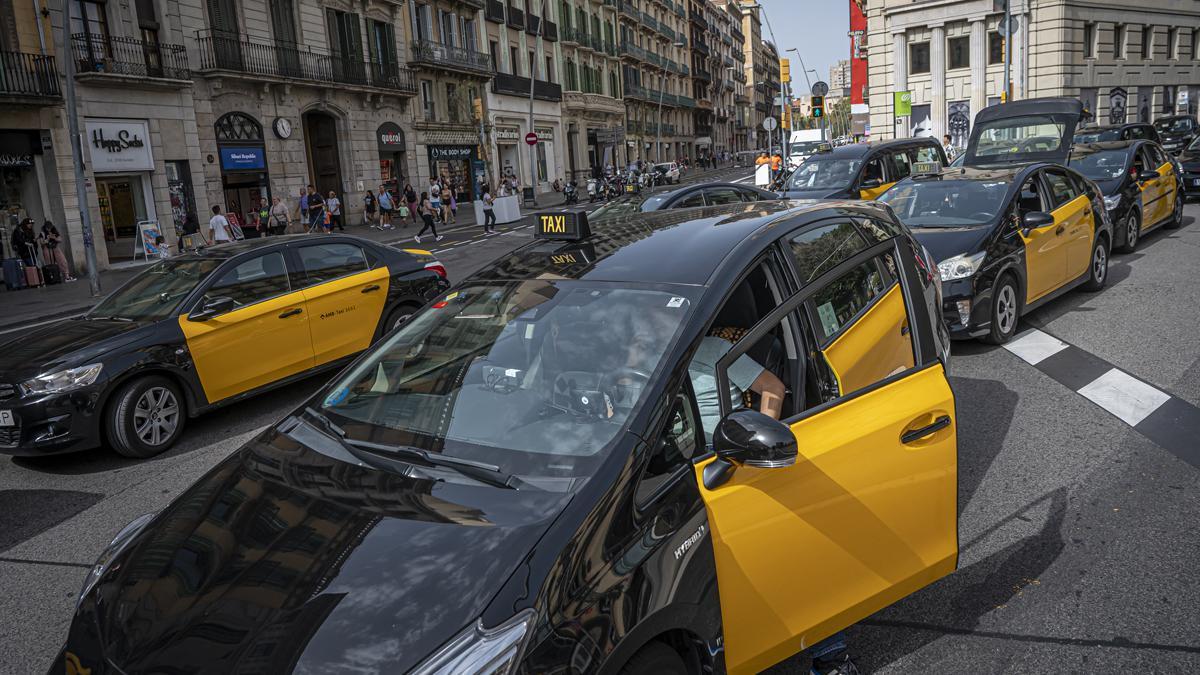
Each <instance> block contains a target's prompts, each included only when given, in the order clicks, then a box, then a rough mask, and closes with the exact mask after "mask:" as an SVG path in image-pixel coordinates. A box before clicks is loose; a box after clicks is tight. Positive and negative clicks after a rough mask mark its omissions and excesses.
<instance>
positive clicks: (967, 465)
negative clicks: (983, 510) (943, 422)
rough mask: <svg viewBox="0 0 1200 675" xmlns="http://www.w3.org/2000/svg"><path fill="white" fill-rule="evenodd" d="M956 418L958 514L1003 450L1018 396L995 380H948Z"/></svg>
mask: <svg viewBox="0 0 1200 675" xmlns="http://www.w3.org/2000/svg"><path fill="white" fill-rule="evenodd" d="M950 386H951V388H952V389H953V390H954V410H955V415H956V417H957V418H958V513H959V515H961V514H962V512H963V509H965V508H966V506H967V504H969V503H970V502H971V498H972V497H973V496H974V495H975V491H976V490H977V489H979V484H980V483H982V482H983V477H984V476H985V475H987V472H988V469H989V468H990V467H991V466H992V462H993V461H994V460H995V459H996V456H997V455H999V454H1000V450H1001V448H1003V447H1004V439H1005V438H1006V437H1007V436H1008V429H1009V427H1011V426H1012V422H1013V417H1014V416H1015V415H1016V411H1017V402H1018V401H1019V400H1020V396H1019V395H1018V394H1017V392H1015V391H1013V390H1011V389H1009V388H1008V387H1006V386H1005V385H1004V383H1002V382H1000V381H999V380H977V379H973V378H969V377H951V378H950Z"/></svg>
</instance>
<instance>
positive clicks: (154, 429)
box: [133, 387, 179, 446]
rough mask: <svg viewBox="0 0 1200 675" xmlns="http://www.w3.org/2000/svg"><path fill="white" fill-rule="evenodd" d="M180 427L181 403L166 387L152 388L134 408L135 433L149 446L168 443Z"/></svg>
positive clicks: (140, 397)
mask: <svg viewBox="0 0 1200 675" xmlns="http://www.w3.org/2000/svg"><path fill="white" fill-rule="evenodd" d="M178 427H179V402H178V401H176V400H175V394H173V393H171V390H170V389H167V388H166V387H150V388H149V389H147V390H146V391H144V392H142V395H141V396H139V397H138V400H137V403H136V404H135V405H134V407H133V432H134V434H136V435H137V437H138V438H139V439H141V441H142V442H143V443H145V444H147V445H151V446H159V445H163V444H164V443H166V442H167V441H168V440H170V438H171V437H172V436H173V435H174V434H175V429H176V428H178Z"/></svg>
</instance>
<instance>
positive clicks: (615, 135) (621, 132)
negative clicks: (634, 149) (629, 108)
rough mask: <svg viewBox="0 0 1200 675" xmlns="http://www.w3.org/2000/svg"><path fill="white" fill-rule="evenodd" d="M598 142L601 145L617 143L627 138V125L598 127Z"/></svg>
mask: <svg viewBox="0 0 1200 675" xmlns="http://www.w3.org/2000/svg"><path fill="white" fill-rule="evenodd" d="M595 131H596V142H597V143H599V144H600V145H615V144H617V143H620V142H621V141H623V140H625V127H604V128H600V129H596V130H595Z"/></svg>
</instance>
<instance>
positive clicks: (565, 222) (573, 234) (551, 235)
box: [534, 211, 592, 241]
mask: <svg viewBox="0 0 1200 675" xmlns="http://www.w3.org/2000/svg"><path fill="white" fill-rule="evenodd" d="M591 233H592V231H591V228H589V227H588V221H587V214H586V213H572V212H570V211H563V212H559V213H539V214H538V215H537V229H536V230H535V231H534V237H535V238H536V239H561V240H564V241H575V240H578V239H583V238H585V237H587V236H589V235H591Z"/></svg>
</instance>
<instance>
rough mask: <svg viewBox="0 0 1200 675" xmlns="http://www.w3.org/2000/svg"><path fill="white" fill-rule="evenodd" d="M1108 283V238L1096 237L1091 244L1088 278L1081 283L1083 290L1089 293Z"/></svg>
mask: <svg viewBox="0 0 1200 675" xmlns="http://www.w3.org/2000/svg"><path fill="white" fill-rule="evenodd" d="M1107 283H1108V240H1107V239H1105V238H1104V237H1097V238H1096V243H1095V245H1093V246H1092V259H1091V262H1089V263H1088V280H1087V282H1086V283H1084V284H1083V290H1085V291H1087V292H1089V293H1095V292H1096V291H1098V290H1100V289H1102V288H1104V284H1107Z"/></svg>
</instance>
